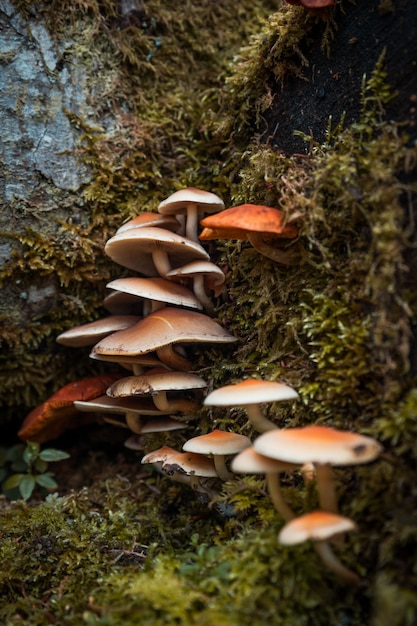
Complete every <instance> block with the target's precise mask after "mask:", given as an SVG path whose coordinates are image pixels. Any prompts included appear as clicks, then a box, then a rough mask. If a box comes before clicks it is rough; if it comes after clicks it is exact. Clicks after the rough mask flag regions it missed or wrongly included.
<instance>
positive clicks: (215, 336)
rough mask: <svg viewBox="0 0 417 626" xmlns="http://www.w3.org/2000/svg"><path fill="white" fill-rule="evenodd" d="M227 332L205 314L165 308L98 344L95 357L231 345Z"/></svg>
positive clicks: (231, 338)
mask: <svg viewBox="0 0 417 626" xmlns="http://www.w3.org/2000/svg"><path fill="white" fill-rule="evenodd" d="M234 341H236V338H235V337H233V335H231V334H230V333H229V332H228V331H227V330H225V329H224V328H222V327H221V326H220V324H218V323H217V322H215V321H214V320H212V319H211V318H210V317H208V316H207V315H204V314H203V313H198V312H196V311H188V310H183V309H177V308H173V307H165V308H164V309H160V310H159V311H155V312H154V313H151V314H150V315H148V316H147V317H145V318H144V319H143V320H141V321H140V322H139V323H138V324H136V325H135V326H132V327H131V328H128V329H127V330H122V331H119V332H117V333H113V334H112V335H109V336H108V337H105V338H104V339H102V340H101V341H100V342H99V343H97V344H96V345H95V346H94V348H93V350H92V354H93V355H94V354H103V355H115V356H118V357H121V358H120V359H119V360H120V361H123V357H124V356H126V355H129V354H130V355H142V354H147V353H149V352H153V351H154V350H158V349H160V348H163V347H164V346H168V345H171V344H176V343H196V342H198V343H203V342H204V343H205V342H210V343H230V342H234Z"/></svg>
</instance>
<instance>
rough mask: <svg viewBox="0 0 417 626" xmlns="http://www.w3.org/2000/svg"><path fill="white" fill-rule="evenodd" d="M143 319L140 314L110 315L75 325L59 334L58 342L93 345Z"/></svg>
mask: <svg viewBox="0 0 417 626" xmlns="http://www.w3.org/2000/svg"><path fill="white" fill-rule="evenodd" d="M140 319H142V318H141V316H139V315H109V316H108V317H105V318H103V319H100V320H95V321H94V322H88V323H87V324H81V325H80V326H74V327H73V328H70V329H69V330H66V331H65V332H63V333H61V334H60V335H58V337H57V338H56V340H57V342H58V343H60V344H62V345H63V346H70V347H72V348H81V347H84V346H92V345H94V344H95V343H97V341H99V340H100V339H103V338H104V337H107V335H110V334H111V333H114V332H116V331H117V330H123V329H124V328H129V326H133V324H136V323H137V322H139V320H140Z"/></svg>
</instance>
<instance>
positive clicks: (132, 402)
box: [74, 395, 169, 416]
mask: <svg viewBox="0 0 417 626" xmlns="http://www.w3.org/2000/svg"><path fill="white" fill-rule="evenodd" d="M74 407H75V408H76V409H77V410H78V411H83V412H86V413H113V414H116V415H124V414H125V413H134V414H136V415H156V416H158V415H163V414H164V412H163V411H160V410H159V409H157V408H156V407H155V405H154V403H153V402H152V400H150V399H149V398H133V397H132V398H110V397H109V396H107V395H103V396H99V397H98V398H95V399H94V400H89V401H86V402H84V401H75V402H74ZM167 413H169V411H167V412H166V413H165V414H167Z"/></svg>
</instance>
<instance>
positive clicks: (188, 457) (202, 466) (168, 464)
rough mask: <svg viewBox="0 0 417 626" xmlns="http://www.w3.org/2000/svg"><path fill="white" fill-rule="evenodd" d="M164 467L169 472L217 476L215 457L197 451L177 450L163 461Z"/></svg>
mask: <svg viewBox="0 0 417 626" xmlns="http://www.w3.org/2000/svg"><path fill="white" fill-rule="evenodd" d="M162 469H163V471H164V472H166V473H167V474H172V473H173V472H182V473H184V474H187V475H188V476H204V477H206V478H217V472H216V468H215V467H214V463H213V459H210V458H209V457H207V456H204V454H198V453H196V452H177V454H175V455H172V456H169V457H168V458H167V459H166V461H164V462H163V464H162Z"/></svg>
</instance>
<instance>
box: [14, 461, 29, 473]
mask: <svg viewBox="0 0 417 626" xmlns="http://www.w3.org/2000/svg"><path fill="white" fill-rule="evenodd" d="M11 468H12V470H13V471H14V472H18V473H20V472H23V473H24V474H26V472H27V469H28V464H27V463H25V461H23V460H22V459H20V461H15V462H14V463H12V465H11Z"/></svg>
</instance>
